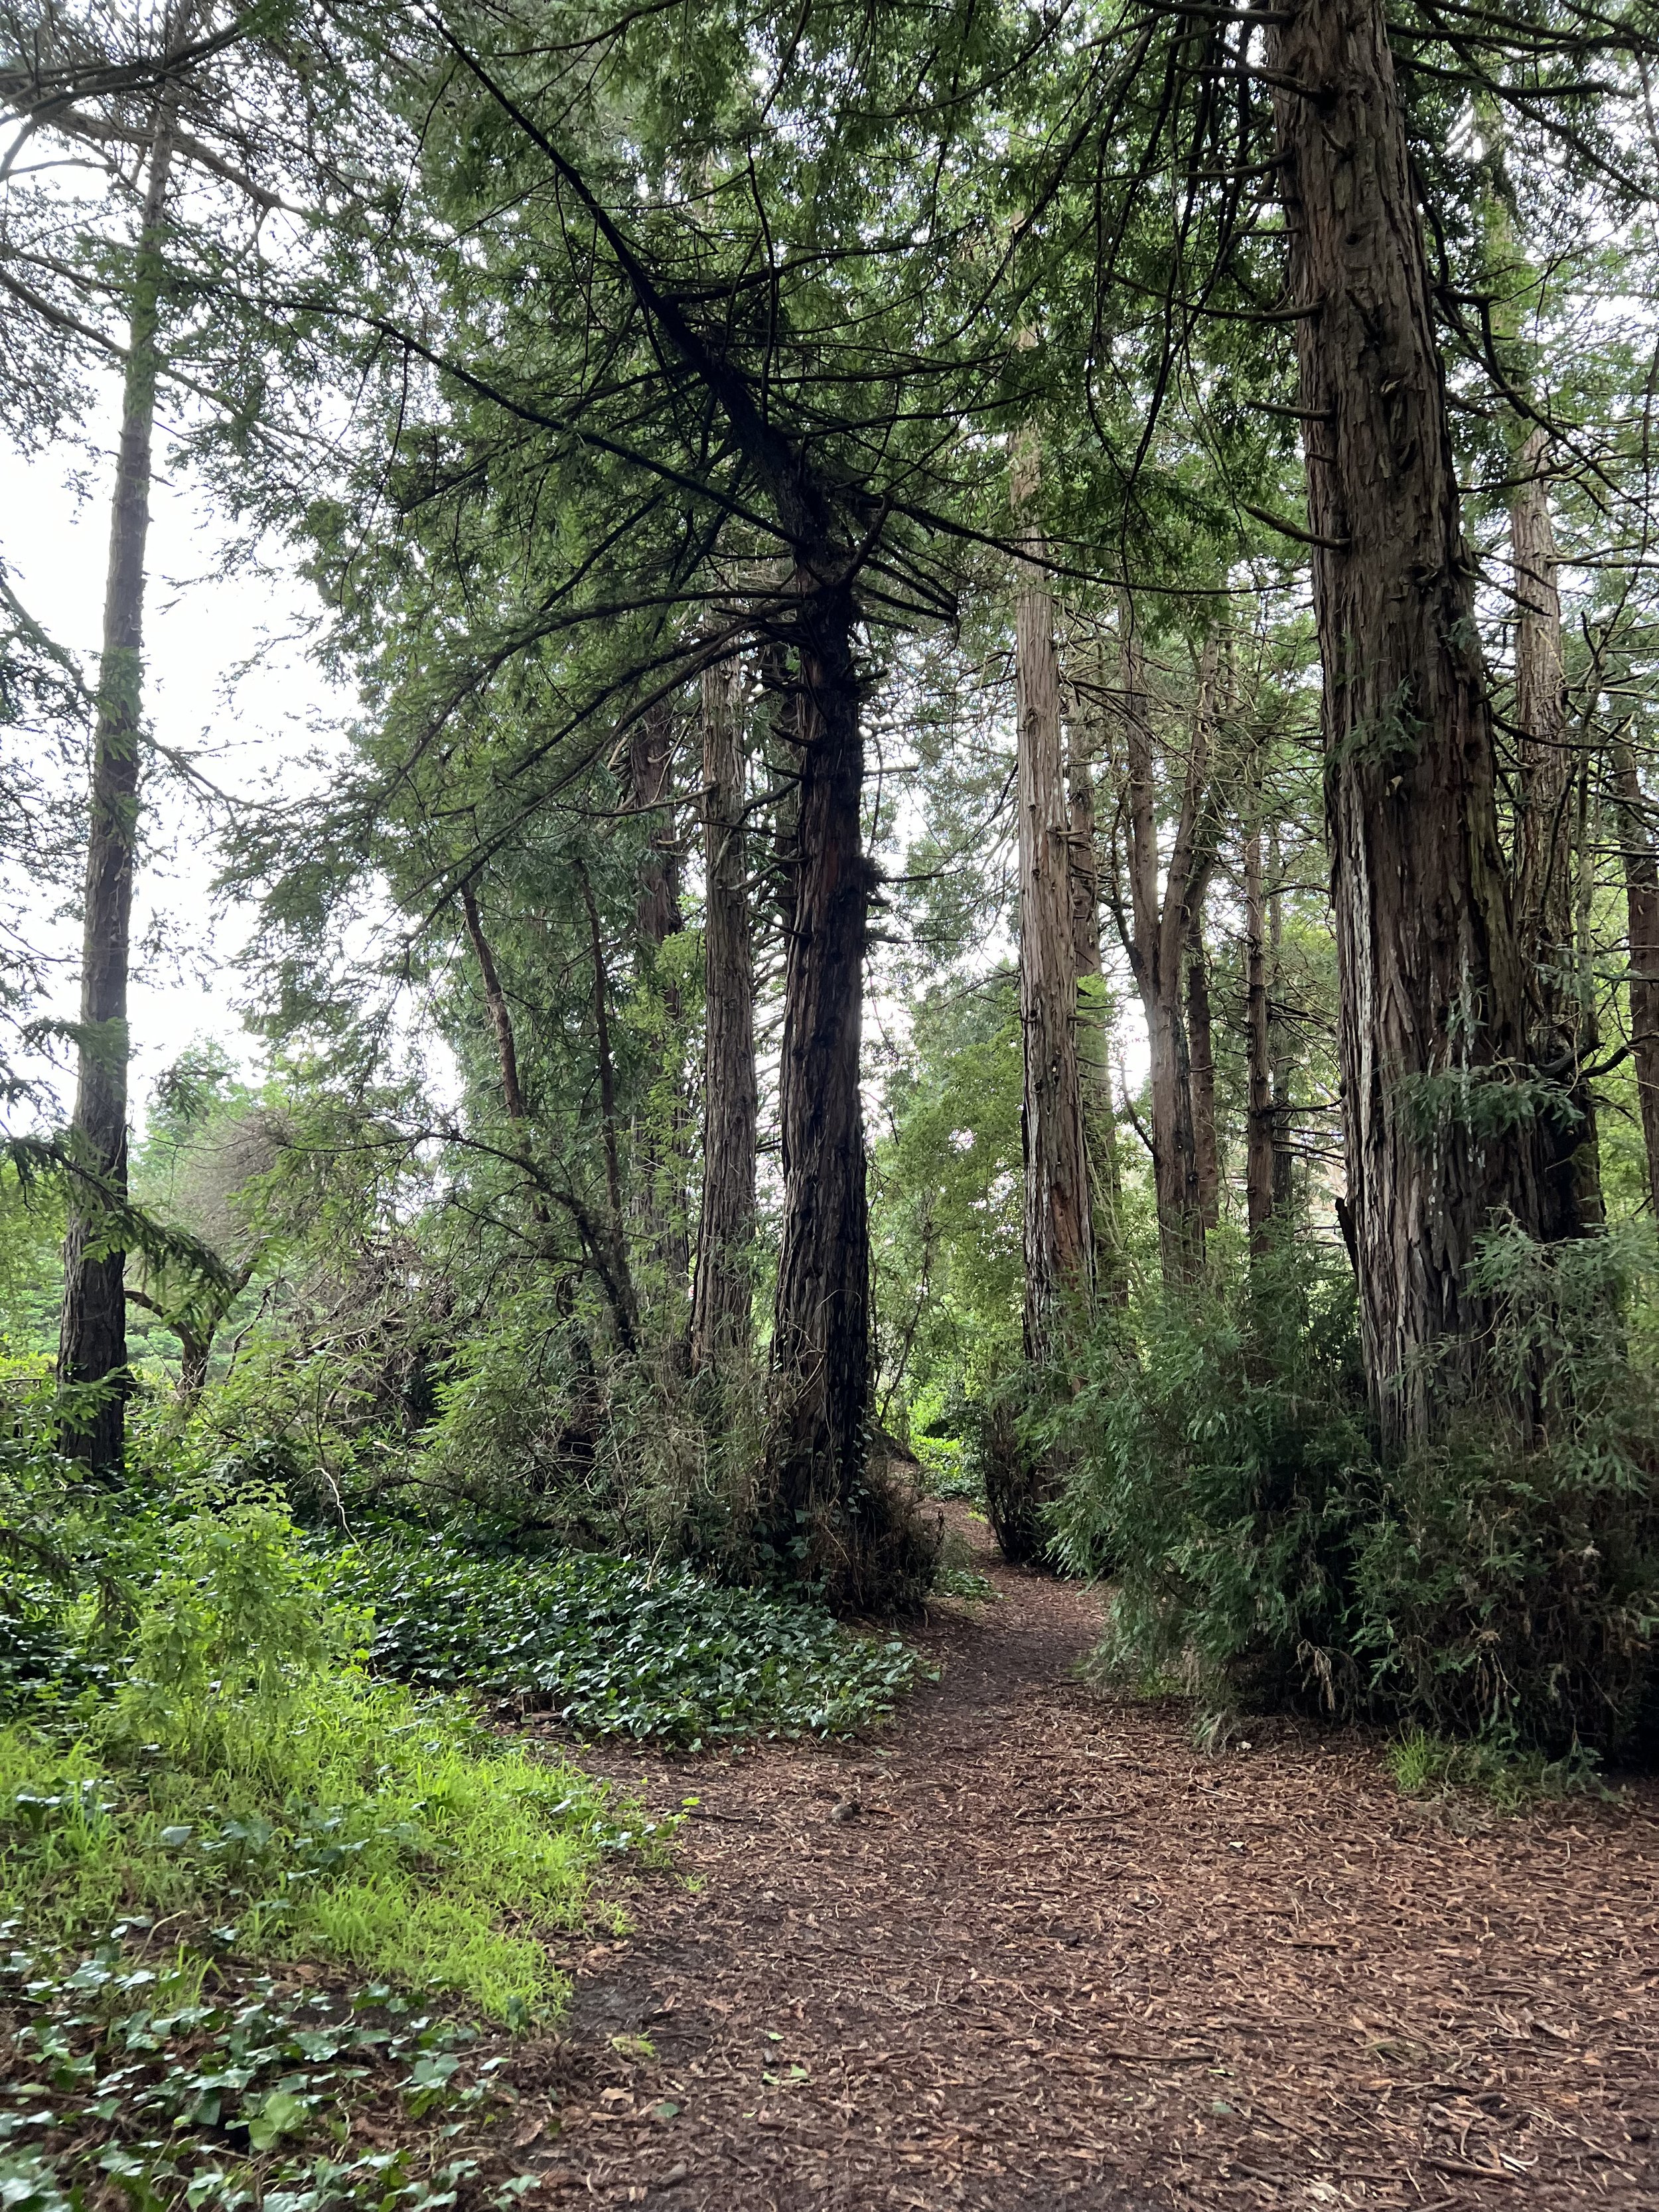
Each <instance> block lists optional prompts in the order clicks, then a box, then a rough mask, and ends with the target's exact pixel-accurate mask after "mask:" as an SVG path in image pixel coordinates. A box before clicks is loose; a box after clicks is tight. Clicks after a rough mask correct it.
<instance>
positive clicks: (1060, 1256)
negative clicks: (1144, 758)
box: [1013, 432, 1094, 1366]
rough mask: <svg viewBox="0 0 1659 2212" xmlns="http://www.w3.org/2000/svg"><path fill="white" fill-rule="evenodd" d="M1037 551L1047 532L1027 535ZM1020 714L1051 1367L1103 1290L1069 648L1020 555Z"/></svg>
mask: <svg viewBox="0 0 1659 2212" xmlns="http://www.w3.org/2000/svg"><path fill="white" fill-rule="evenodd" d="M1013 468H1014V484H1013V503H1014V511H1015V513H1016V514H1017V515H1019V514H1022V513H1027V512H1029V511H1030V510H1031V509H1032V508H1033V507H1034V506H1035V502H1036V441H1035V439H1034V438H1033V437H1032V436H1031V435H1030V433H1029V432H1027V433H1024V434H1022V435H1021V437H1020V439H1019V441H1018V444H1017V446H1016V448H1015V453H1014V464H1013ZM1028 542H1029V543H1031V544H1033V545H1034V547H1036V539H1035V538H1030V539H1029V540H1028ZM1014 684H1015V693H1016V702H1017V708H1018V793H1019V800H1018V803H1019V1012H1020V1028H1021V1031H1022V1034H1023V1037H1024V1070H1025V1095H1024V1107H1023V1110H1022V1114H1021V1131H1022V1136H1023V1139H1024V1147H1023V1148H1024V1165H1025V1204H1024V1244H1025V1304H1024V1334H1025V1356H1026V1358H1028V1359H1029V1360H1030V1361H1031V1362H1032V1364H1034V1365H1036V1366H1047V1365H1048V1364H1050V1363H1051V1362H1052V1361H1054V1359H1055V1358H1058V1357H1060V1355H1061V1354H1062V1353H1063V1352H1064V1351H1065V1348H1066V1346H1067V1345H1068V1343H1070V1342H1072V1341H1073V1340H1075V1337H1076V1334H1077V1331H1078V1328H1079V1324H1081V1323H1082V1322H1084V1321H1085V1318H1086V1314H1087V1308H1088V1302H1089V1297H1090V1294H1091V1290H1092V1288H1093V1283H1092V1276H1093V1260H1094V1253H1093V1241H1092V1237H1091V1230H1090V1222H1089V1156H1088V1147H1087V1142H1086V1139H1085V1133H1084V1126H1083V1089H1082V1085H1081V1082H1080V1081H1079V1073H1078V1053H1077V1028H1076V1023H1077V950H1076V937H1075V926H1074V921H1073V904H1072V846H1071V839H1070V836H1069V824H1068V821H1067V813H1066V780H1065V774H1064V769H1063V766H1062V763H1061V755H1060V655H1059V653H1058V652H1057V651H1056V649H1055V646H1054V602H1053V600H1052V599H1050V597H1049V595H1048V592H1047V591H1046V590H1045V589H1044V588H1043V586H1042V574H1041V571H1040V570H1039V569H1038V568H1036V567H1034V566H1033V565H1031V564H1030V562H1022V563H1021V573H1020V578H1019V587H1018V595H1017V597H1016V599H1015V603H1014Z"/></svg>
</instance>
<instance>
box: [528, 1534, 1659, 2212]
mask: <svg viewBox="0 0 1659 2212" xmlns="http://www.w3.org/2000/svg"><path fill="white" fill-rule="evenodd" d="M954 1517H956V1518H957V1525H958V1526H959V1527H961V1528H963V1529H964V1530H965V1531H968V1532H970V1537H971V1541H975V1543H976V1545H977V1551H978V1554H979V1556H977V1557H976V1558H975V1562H974V1564H975V1565H977V1566H980V1567H981V1568H982V1569H983V1571H985V1572H986V1573H987V1574H988V1575H989V1576H990V1577H991V1578H992V1580H993V1582H994V1583H995V1585H996V1588H997V1591H998V1599H997V1601H995V1602H986V1603H982V1604H979V1605H975V1606H971V1607H956V1606H952V1607H943V1608H941V1609H940V1612H939V1613H938V1614H937V1615H936V1616H935V1618H934V1620H933V1624H932V1626H930V1628H929V1630H928V1631H927V1634H926V1636H925V1638H924V1639H923V1640H924V1641H925V1643H926V1644H927V1647H928V1649H929V1650H930V1654H931V1656H933V1658H934V1659H936V1660H937V1662H939V1667H940V1669H941V1674H940V1680H939V1683H938V1685H937V1686H935V1687H933V1688H930V1689H927V1690H924V1691H922V1692H920V1693H919V1694H917V1695H915V1696H914V1697H912V1698H911V1699H908V1700H907V1702H906V1703H905V1705H904V1706H903V1708H902V1711H901V1713H900V1716H899V1717H898V1720H897V1722H896V1724H895V1725H894V1726H893V1727H892V1728H890V1729H889V1730H887V1731H886V1732H885V1733H884V1735H882V1736H880V1737H878V1738H877V1739H874V1740H872V1741H868V1742H866V1743H863V1744H855V1745H842V1746H832V1747H823V1746H817V1745H807V1744H792V1743H779V1744H771V1745H764V1746H762V1747H758V1748H757V1749H755V1750H753V1751H749V1752H744V1753H738V1754H735V1755H733V1754H732V1753H715V1754H713V1755H704V1756H702V1757H699V1758H696V1759H686V1758H679V1759H668V1758H664V1757H661V1756H650V1757H641V1756H639V1755H637V1754H636V1755H634V1756H632V1757H629V1756H626V1755H624V1754H623V1753H617V1752H612V1753H609V1754H607V1753H603V1752H600V1753H592V1752H589V1753H585V1754H584V1758H585V1762H586V1764H587V1765H590V1766H594V1767H597V1768H598V1770H599V1771H601V1772H606V1773H609V1774H611V1775H612V1776H614V1777H615V1778H616V1779H617V1780H618V1781H619V1782H625V1783H627V1784H630V1785H631V1786H633V1787H635V1788H636V1789H638V1790H641V1793H642V1794H643V1795H644V1796H645V1797H646V1798H647V1802H649V1803H651V1804H652V1806H653V1808H656V1809H658V1810H661V1811H667V1810H671V1809H672V1808H675V1807H676V1806H678V1804H679V1803H680V1802H681V1801H682V1800H683V1799H684V1797H686V1796H690V1795H696V1796H697V1797H698V1798H699V1799H700V1801H701V1802H700V1803H699V1804H698V1806H697V1807H696V1811H695V1814H694V1816H693V1818H692V1820H690V1822H689V1823H688V1824H687V1826H685V1828H684V1830H683V1831H682V1833H681V1838H680V1843H679V1845H678V1849H677V1852H676V1861H675V1867H674V1869H673V1871H672V1872H671V1873H667V1874H664V1875H657V1876H647V1877H645V1878H642V1879H641V1880H640V1881H637V1882H636V1883H635V1885H634V1887H632V1889H631V1890H630V1892H629V1896H628V1900H627V1901H628V1904H629V1911H630V1912H631V1915H632V1917H633V1921H634V1928H635V1932H634V1933H633V1935H632V1936H630V1937H629V1939H628V1940H626V1941H625V1942H619V1943H617V1944H615V1945H605V1944H600V1945H597V1946H594V1947H592V1948H588V1949H587V1950H586V1952H584V1953H581V1954H578V1955H577V1956H575V1957H574V1959H573V1960H572V1961H571V1963H572V1965H573V1967H574V1972H575V1973H576V1977H577V1994H576V1997H575V2000H574V2005H573V2008H572V2010H571V2013H570V2015H569V2016H568V2021H567V2022H566V2024H565V2030H564V2033H563V2034H562V2037H561V2039H559V2041H558V2042H557V2043H556V2044H555V2045H546V2044H542V2045H539V2046H538V2047H536V2048H535V2049H534V2050H533V2051H526V2052H525V2053H524V2056H523V2058H522V2059H521V2060H520V2063H519V2067H518V2069H517V2080H518V2084H519V2087H520V2092H521V2094H522V2097H523V2103H522V2104H521V2105H520V2107H519V2110H518V2113H517V2115H516V2117H517V2120H518V2127H517V2130H516V2133H517V2139H518V2141H519V2142H520V2145H521V2146H522V2148H521V2151H520V2155H521V2156H525V2157H526V2158H527V2160H530V2161H533V2162H535V2163H537V2164H538V2165H539V2166H540V2167H541V2169H542V2172H543V2175H544V2191H543V2192H541V2193H540V2194H539V2197H538V2201H544V2202H546V2201H549V2195H548V2192H551V2201H552V2202H553V2203H558V2202H560V2201H562V2200H563V2201H570V2202H572V2203H574V2202H575V2201H581V2202H584V2203H600V2204H607V2205H615V2204H625V2203H647V2204H649V2205H651V2206H653V2207H657V2206H660V2207H661V2208H663V2212H772V2209H773V2208H775V2212H794V2208H797V2207H800V2208H807V2207H811V2208H813V2212H819V2208H824V2212H829V2209H830V2208H834V2209H835V2212H840V2208H847V2209H848V2212H854V2208H857V2212H862V2208H865V2207H870V2208H876V2207H882V2208H886V2207H906V2208H925V2212H935V2208H940V2212H945V2208H955V2207H957V2206H963V2207H976V2208H984V2212H1047V2208H1048V2207H1050V2206H1055V2207H1058V2206H1067V2207H1079V2208H1092V2207H1097V2206H1098V2207H1101V2208H1108V2207H1110V2208H1120V2207H1121V2208H1126V2212H1127V2208H1131V2207H1133V2208H1148V2212H1150V2208H1153V2207H1160V2208H1161V2207H1165V2206H1171V2205H1180V2206H1196V2207H1206V2206H1210V2205H1218V2206H1232V2205H1243V2206H1249V2205H1261V2206H1280V2205H1283V2206H1298V2207H1299V2206H1307V2207H1310V2208H1311V2207H1342V2206H1350V2205H1352V2206H1366V2207H1371V2206H1378V2207H1382V2206H1407V2205H1410V2206H1425V2205H1431V2206H1458V2207H1463V2206H1486V2205H1492V2206H1499V2205H1504V2206H1510V2205H1513V2206H1516V2207H1520V2206H1522V2205H1527V2206H1534V2207H1535V2206H1556V2205H1562V2204H1568V2203H1571V2204H1578V2203H1605V2204H1613V2205H1626V2206H1632V2207H1633V2206H1637V2205H1641V2206H1644V2207H1648V2208H1652V2207H1655V2206H1659V1789H1656V1788H1655V1786H1654V1785H1652V1784H1638V1786H1637V1787H1636V1788H1635V1789H1633V1790H1632V1791H1631V1792H1629V1793H1628V1794H1627V1795H1626V1796H1625V1798H1624V1799H1623V1801H1622V1802H1619V1803H1615V1804H1607V1803H1602V1802H1590V1801H1586V1800H1583V1799H1579V1800H1575V1801H1571V1802H1567V1803H1553V1804H1548V1805H1545V1806H1541V1807H1540V1808H1537V1809H1536V1810H1534V1811H1532V1812H1528V1813H1525V1814H1520V1815H1514V1814H1503V1813H1500V1812H1498V1811H1497V1810H1496V1809H1494V1808H1490V1807H1489V1806H1487V1805H1486V1804H1485V1802H1483V1801H1480V1800H1478V1799H1468V1798H1458V1799H1455V1800H1441V1801H1437V1802H1426V1803H1422V1802H1415V1801H1412V1800H1408V1799H1406V1798H1403V1797H1402V1796H1401V1795H1400V1794H1399V1792H1398V1790H1396V1789H1395V1785H1394V1784H1393V1782H1392V1781H1391V1780H1390V1778H1389V1775H1388V1773H1387V1771H1386V1769H1385V1768H1384V1766H1383V1762H1382V1759H1381V1757H1380V1755H1379V1747H1378V1744H1377V1742H1376V1740H1375V1739H1369V1740H1367V1739H1362V1738H1360V1737H1358V1736H1355V1735H1346V1736H1336V1737H1334V1736H1333V1735H1331V1734H1329V1733H1328V1732H1321V1731H1319V1730H1316V1729H1313V1728H1311V1727H1301V1726H1292V1725H1287V1724H1284V1723H1279V1724H1272V1725H1264V1726H1262V1727H1261V1728H1259V1729H1256V1730H1255V1732H1254V1734H1253V1735H1251V1737H1250V1739H1249V1741H1248V1743H1245V1742H1241V1743H1238V1744H1237V1745H1235V1746H1234V1747H1232V1748H1231V1749H1230V1750H1228V1751H1226V1752H1225V1753H1222V1754H1221V1755H1219V1756H1215V1757H1209V1756H1205V1755H1202V1754H1200V1753H1197V1752H1195V1751H1194V1748H1193V1747H1192V1743H1191V1741H1190V1738H1189V1735H1188V1716H1187V1714H1186V1712H1185V1711H1184V1710H1182V1709H1181V1708H1179V1707H1177V1706H1175V1705H1170V1706H1168V1707H1163V1706H1158V1705H1145V1704H1133V1703H1127V1702H1118V1701H1115V1700H1111V1699H1104V1698H1103V1697H1101V1696H1099V1695H1097V1694H1096V1693H1094V1692H1091V1690H1089V1689H1088V1688H1087V1687H1085V1686H1084V1685H1083V1684H1082V1683H1081V1682H1080V1681H1079V1680H1078V1678H1077V1674H1076V1671H1075V1670H1076V1668H1077V1663H1078V1662H1079V1659H1080V1658H1081V1657H1082V1656H1084V1654H1085V1651H1086V1650H1088V1648H1089V1646H1090V1645H1091V1643H1092V1642H1093V1641H1094V1640H1095V1638H1096V1637H1097V1633H1098V1622H1099V1600H1098V1597H1097V1595H1095V1594H1093V1593H1091V1592H1090V1591H1089V1590H1087V1589H1083V1588H1080V1587H1079V1586H1077V1585H1075V1584H1067V1583H1057V1582H1054V1581H1050V1580H1047V1579H1044V1578H1041V1577H1034V1576H1027V1575H1021V1574H1017V1573H1014V1572H1012V1571H1009V1570H1008V1569H1006V1567H1003V1566H1001V1565H1000V1563H998V1562H997V1560H996V1559H995V1558H994V1554H993V1553H992V1551H991V1547H990V1544H989V1541H988V1539H987V1537H986V1536H985V1534H984V1531H983V1529H982V1528H981V1527H980V1526H979V1524H978V1523H976V1522H972V1521H969V1519H968V1518H967V1516H963V1515H961V1514H960V1513H959V1512H957V1513H956V1514H955V1516H954ZM641 2039H643V2040H641ZM566 2192H568V2199H567V2198H566Z"/></svg>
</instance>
